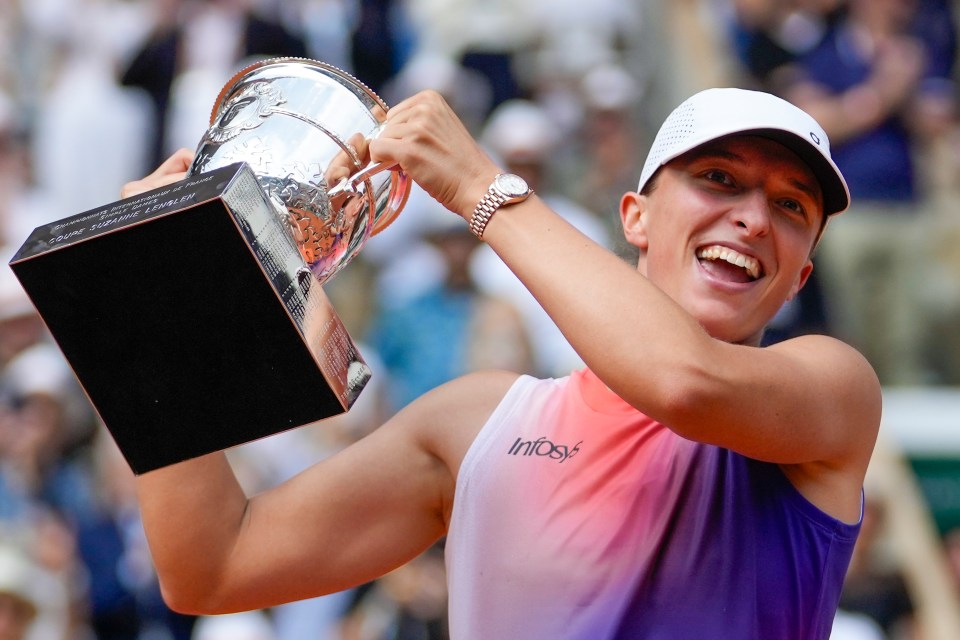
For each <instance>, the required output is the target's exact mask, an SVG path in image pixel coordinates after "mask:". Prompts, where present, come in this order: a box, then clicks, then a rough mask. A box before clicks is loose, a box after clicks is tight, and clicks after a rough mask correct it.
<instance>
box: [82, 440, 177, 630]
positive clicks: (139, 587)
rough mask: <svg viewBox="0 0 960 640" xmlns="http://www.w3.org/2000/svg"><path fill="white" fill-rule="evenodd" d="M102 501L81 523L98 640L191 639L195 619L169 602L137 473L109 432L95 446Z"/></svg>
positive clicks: (91, 613)
mask: <svg viewBox="0 0 960 640" xmlns="http://www.w3.org/2000/svg"><path fill="white" fill-rule="evenodd" d="M94 461H95V463H96V467H95V468H96V475H97V477H96V482H97V491H96V501H95V503H94V504H92V505H91V506H90V507H89V508H88V509H86V510H85V511H84V512H83V513H82V514H80V515H79V517H77V519H76V528H77V547H78V554H79V557H80V559H81V561H82V562H83V565H84V567H85V569H86V572H87V575H88V577H89V580H88V584H89V587H88V596H87V597H88V602H89V617H90V625H91V628H92V629H93V632H94V633H95V634H96V638H97V640H141V639H142V638H151V637H158V638H159V637H162V638H167V639H168V640H190V635H191V632H192V628H193V623H194V618H193V617H192V616H184V615H181V614H178V613H174V612H173V611H171V610H170V609H169V608H168V607H167V606H166V604H165V603H164V602H163V600H162V597H161V595H160V587H159V584H158V582H157V577H156V574H155V572H154V570H153V563H152V559H151V557H150V552H149V550H148V548H147V540H146V535H145V534H144V532H143V526H142V524H141V523H140V513H139V507H138V505H137V502H136V495H135V487H134V477H133V472H132V471H131V470H130V467H129V466H128V465H127V463H126V460H124V458H123V457H122V455H121V453H120V450H119V449H118V448H117V446H116V444H115V443H114V442H113V440H112V439H111V438H110V436H109V434H108V433H107V432H106V431H105V430H101V431H99V432H98V437H97V440H96V445H95V452H94Z"/></svg>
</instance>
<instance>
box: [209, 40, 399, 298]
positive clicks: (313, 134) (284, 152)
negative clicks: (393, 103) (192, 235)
mask: <svg viewBox="0 0 960 640" xmlns="http://www.w3.org/2000/svg"><path fill="white" fill-rule="evenodd" d="M386 114H387V105H386V104H385V103H384V102H383V100H381V99H380V97H379V96H377V95H376V94H375V93H374V92H373V91H371V90H370V89H369V88H368V87H366V86H365V85H364V84H363V83H361V82H360V81H359V80H357V79H356V78H354V77H352V76H351V75H349V74H348V73H346V72H344V71H342V70H340V69H338V68H336V67H333V66H331V65H328V64H325V63H323V62H318V61H315V60H307V59H302V58H275V59H270V60H265V61H262V62H258V63H255V64H253V65H251V66H248V67H246V68H245V69H243V70H241V71H240V72H239V73H237V74H236V75H235V76H234V77H233V78H231V79H230V80H229V81H228V82H227V84H226V85H225V86H224V88H223V90H222V91H221V92H220V95H219V96H218V97H217V100H216V103H215V104H214V107H213V113H212V115H211V118H210V127H209V129H208V130H207V132H206V134H205V135H204V136H203V139H202V140H201V141H200V144H199V146H198V149H197V155H196V158H195V160H194V162H193V166H192V167H191V168H190V174H191V175H197V174H200V173H203V172H207V171H210V170H212V169H216V168H219V167H224V166H227V165H230V164H233V163H236V162H246V163H247V164H249V165H250V167H251V168H252V169H253V172H254V174H256V176H257V179H258V181H259V182H260V185H261V186H262V187H263V190H264V191H265V193H266V195H267V197H268V199H269V200H270V201H271V202H272V203H273V204H274V206H275V207H276V208H277V211H278V213H279V215H281V216H283V217H284V218H285V219H286V222H287V224H288V225H289V227H290V231H291V233H292V234H293V236H294V239H295V240H296V242H297V245H298V247H299V248H300V252H301V254H302V255H303V258H304V261H305V262H306V264H307V266H308V267H309V269H310V270H311V271H312V272H313V273H314V274H315V275H316V276H317V278H318V279H319V280H320V282H324V281H326V280H327V279H329V278H330V277H331V276H333V275H334V274H335V273H336V272H337V271H339V270H340V269H342V268H343V267H344V266H345V265H346V264H347V263H349V262H350V261H351V260H352V259H353V258H354V257H355V256H356V255H357V253H358V252H359V251H360V249H361V248H362V247H363V245H364V244H365V243H366V241H367V239H368V238H369V237H370V236H372V235H374V234H377V233H379V232H380V231H382V230H383V229H384V228H386V227H387V225H389V224H390V223H391V222H392V221H393V220H394V218H395V217H396V216H397V214H398V213H399V212H400V210H401V209H402V208H403V206H404V204H405V203H406V200H407V197H408V195H409V193H410V181H409V179H408V178H407V176H406V174H404V173H403V172H402V171H399V170H397V169H395V168H393V167H389V166H386V165H384V164H377V163H372V162H370V160H369V154H368V153H367V146H368V143H369V141H370V140H371V139H373V138H375V137H376V136H377V135H378V134H379V132H380V129H381V127H382V125H383V121H384V119H385V118H386Z"/></svg>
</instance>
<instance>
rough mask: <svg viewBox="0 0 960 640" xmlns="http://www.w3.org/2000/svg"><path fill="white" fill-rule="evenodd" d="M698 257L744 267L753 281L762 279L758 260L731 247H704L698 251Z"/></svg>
mask: <svg viewBox="0 0 960 640" xmlns="http://www.w3.org/2000/svg"><path fill="white" fill-rule="evenodd" d="M697 257H698V258H702V259H704V260H723V261H725V262H729V263H730V264H732V265H736V266H738V267H742V268H743V269H745V270H746V272H747V274H748V275H749V276H750V277H751V278H753V279H756V278H759V277H760V262H759V261H758V260H757V259H756V258H751V257H750V256H745V255H743V254H742V253H740V252H738V251H734V250H733V249H730V248H729V247H721V246H720V245H716V244H715V245H711V246H709V247H704V248H702V249H700V250H699V251H697Z"/></svg>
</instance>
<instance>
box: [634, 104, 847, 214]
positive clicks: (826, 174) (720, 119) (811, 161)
mask: <svg viewBox="0 0 960 640" xmlns="http://www.w3.org/2000/svg"><path fill="white" fill-rule="evenodd" d="M735 133H740V134H751V135H759V136H763V137H766V138H770V139H772V140H776V141H777V142H779V143H780V144H782V145H784V146H786V147H787V148H789V149H790V150H791V151H793V152H794V153H796V154H797V155H798V156H800V159H802V160H803V161H804V162H806V163H807V165H809V167H810V169H811V170H812V171H813V173H814V175H815V176H816V177H817V180H818V181H819V182H820V188H821V190H822V191H823V206H824V213H826V214H827V215H832V214H835V213H840V212H842V211H844V210H845V209H846V208H847V206H849V204H850V190H849V189H848V188H847V183H846V180H844V179H843V175H842V174H841V173H840V169H838V168H837V165H836V164H834V162H833V159H832V158H831V157H830V141H829V140H828V139H827V134H826V132H824V130H823V128H822V127H821V126H820V125H819V124H817V121H816V120H814V119H813V118H812V117H811V116H810V115H809V114H808V113H806V112H805V111H803V110H801V109H799V108H798V107H796V106H794V105H792V104H790V103H789V102H787V101H786V100H782V99H780V98H778V97H776V96H774V95H771V94H769V93H763V92H760V91H749V90H746V89H707V90H706V91H701V92H700V93H697V94H695V95H693V96H692V97H690V98H688V99H687V100H686V101H685V102H683V104H681V105H680V106H679V107H677V108H676V109H674V110H673V112H672V113H671V114H670V115H669V116H667V119H666V120H665V121H664V123H663V126H661V127H660V131H659V132H657V137H656V138H654V140H653V145H652V146H651V147H650V153H649V155H648V156H647V161H646V163H645V164H644V165H643V171H642V172H641V173H640V183H639V186H638V187H637V191H643V188H644V187H645V186H646V184H647V182H648V181H649V180H650V178H651V176H653V174H654V173H656V171H657V169H659V168H660V167H662V166H663V165H664V164H666V163H667V162H669V161H671V160H673V159H674V158H676V157H678V156H680V155H682V154H684V153H686V152H687V151H690V150H691V149H694V148H696V147H699V146H700V145H702V144H704V143H706V142H710V141H712V140H716V139H718V138H722V137H723V136H728V135H731V134H735Z"/></svg>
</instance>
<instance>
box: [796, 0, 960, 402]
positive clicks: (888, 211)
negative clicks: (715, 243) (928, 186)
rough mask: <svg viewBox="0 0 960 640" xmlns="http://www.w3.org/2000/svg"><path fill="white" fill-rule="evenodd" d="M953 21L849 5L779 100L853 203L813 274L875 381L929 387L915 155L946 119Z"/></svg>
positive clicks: (898, 2)
mask: <svg viewBox="0 0 960 640" xmlns="http://www.w3.org/2000/svg"><path fill="white" fill-rule="evenodd" d="M934 10H938V11H939V12H938V13H936V14H933V15H938V16H939V19H935V18H933V17H931V12H933V11H934ZM950 12H951V7H950V6H949V5H947V4H946V3H945V2H938V3H936V4H935V3H934V0H928V1H927V2H920V0H849V2H848V5H847V11H846V13H845V15H844V16H843V18H842V19H841V20H840V21H839V22H838V23H837V25H836V27H835V28H833V29H831V30H830V31H829V32H828V33H827V35H826V36H825V37H824V39H823V40H822V41H821V43H820V44H819V45H818V46H817V47H816V48H814V49H813V50H812V51H810V52H809V53H807V54H805V55H803V56H802V57H801V58H799V59H798V62H797V65H796V66H795V69H794V71H795V76H794V78H793V79H792V81H791V84H790V86H789V88H788V89H787V90H786V93H785V97H787V98H788V99H789V100H791V101H792V102H794V103H796V104H797V105H799V106H800V107H802V108H804V109H806V110H807V111H808V112H810V113H811V114H812V115H813V116H814V117H816V118H817V120H819V121H820V123H821V124H822V126H823V127H824V129H825V130H826V131H827V133H828V134H829V135H830V140H831V144H832V145H833V158H834V160H835V161H836V163H837V165H839V167H840V168H841V170H843V172H844V175H845V176H846V179H847V182H848V184H849V186H850V191H851V193H852V196H853V206H852V207H851V209H850V211H848V212H847V213H845V214H844V215H842V216H839V217H837V218H836V219H835V220H833V221H832V222H831V225H830V226H831V231H830V233H829V234H827V235H826V237H825V239H824V242H823V243H822V244H821V246H820V248H819V250H818V258H819V259H818V262H817V265H818V267H819V268H820V269H821V275H823V276H824V277H823V278H822V279H821V282H822V283H823V286H824V288H825V291H826V293H827V301H828V313H831V314H833V316H832V317H831V322H832V323H833V326H834V327H835V329H836V331H837V333H839V334H840V337H842V338H844V339H845V340H847V341H848V342H850V343H851V344H853V345H854V346H855V347H857V348H859V349H860V350H861V351H863V352H864V355H866V357H867V358H868V359H869V360H870V361H871V363H872V364H873V366H874V367H875V369H876V370H877V373H878V375H879V376H880V379H881V381H882V382H883V383H884V384H916V383H922V382H926V381H929V370H928V369H929V368H928V367H927V366H926V364H925V363H924V362H923V361H922V355H923V352H924V340H925V338H926V331H925V321H924V318H923V317H922V313H921V312H920V308H921V307H920V305H919V300H918V292H920V291H922V289H923V287H924V285H925V283H924V282H923V281H922V275H921V274H922V273H923V272H922V269H921V267H922V262H923V260H924V259H925V256H926V252H925V247H926V246H927V242H928V240H929V238H928V237H927V233H928V226H929V217H930V212H929V205H930V203H929V200H928V199H927V195H928V194H926V193H924V192H923V190H922V184H921V181H920V180H919V178H918V176H917V165H916V163H915V156H916V154H918V153H921V152H922V149H923V145H924V143H925V142H927V141H929V140H930V139H931V137H932V136H936V135H942V134H943V133H944V132H945V131H947V130H948V127H949V126H950V124H951V123H952V120H953V113H954V106H955V105H954V95H953V84H952V80H951V75H950V74H951V71H952V69H953V63H954V58H955V54H956V51H955V47H954V41H955V34H954V31H953V20H952V17H951V13H950Z"/></svg>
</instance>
